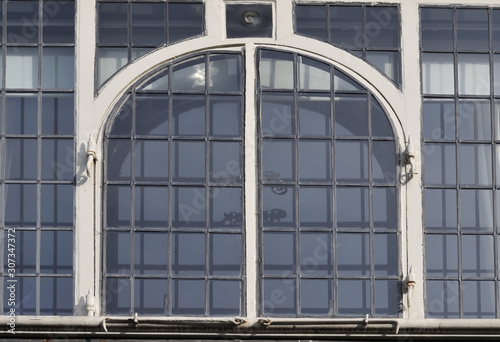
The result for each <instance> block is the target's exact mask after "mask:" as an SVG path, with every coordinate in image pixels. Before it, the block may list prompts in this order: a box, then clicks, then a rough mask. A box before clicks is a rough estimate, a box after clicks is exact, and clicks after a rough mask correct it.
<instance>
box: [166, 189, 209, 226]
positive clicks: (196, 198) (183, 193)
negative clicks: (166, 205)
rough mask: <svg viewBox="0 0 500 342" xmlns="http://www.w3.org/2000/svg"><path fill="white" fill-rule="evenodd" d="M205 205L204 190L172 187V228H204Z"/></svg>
mask: <svg viewBox="0 0 500 342" xmlns="http://www.w3.org/2000/svg"><path fill="white" fill-rule="evenodd" d="M205 205H206V198H205V189H204V188H191V187H174V188H173V196H172V227H174V228H183V227H193V228H205V211H206V208H205Z"/></svg>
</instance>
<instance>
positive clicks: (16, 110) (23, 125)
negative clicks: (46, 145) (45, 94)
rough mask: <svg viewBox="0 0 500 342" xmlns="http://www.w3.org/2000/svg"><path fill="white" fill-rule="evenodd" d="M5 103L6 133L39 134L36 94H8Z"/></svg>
mask: <svg viewBox="0 0 500 342" xmlns="http://www.w3.org/2000/svg"><path fill="white" fill-rule="evenodd" d="M5 102H6V104H5V133H6V134H33V135H35V134H37V132H38V120H37V117H38V115H37V114H38V96H37V95H36V94H7V95H6V96H5ZM71 114H73V113H72V112H71ZM71 117H73V115H71Z"/></svg>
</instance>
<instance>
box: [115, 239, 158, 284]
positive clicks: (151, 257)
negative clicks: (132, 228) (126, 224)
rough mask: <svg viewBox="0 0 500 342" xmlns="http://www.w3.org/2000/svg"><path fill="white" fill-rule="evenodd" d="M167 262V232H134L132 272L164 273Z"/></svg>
mask: <svg viewBox="0 0 500 342" xmlns="http://www.w3.org/2000/svg"><path fill="white" fill-rule="evenodd" d="M107 234H109V232H108V233H107ZM167 262H168V235H167V233H152V232H135V233H134V272H135V273H136V274H156V275H165V274H166V273H167Z"/></svg>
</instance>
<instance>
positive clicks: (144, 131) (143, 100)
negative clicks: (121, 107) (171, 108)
mask: <svg viewBox="0 0 500 342" xmlns="http://www.w3.org/2000/svg"><path fill="white" fill-rule="evenodd" d="M135 133H136V134H137V135H156V136H158V135H161V136H166V135H168V97H167V96H165V95H136V97H135ZM166 151H167V150H165V152H166Z"/></svg>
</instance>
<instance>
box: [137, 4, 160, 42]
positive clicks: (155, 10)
mask: <svg viewBox="0 0 500 342" xmlns="http://www.w3.org/2000/svg"><path fill="white" fill-rule="evenodd" d="M131 17H132V45H133V46H159V45H162V44H164V43H165V41H166V39H165V38H166V34H165V4H163V3H132V15H131Z"/></svg>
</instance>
